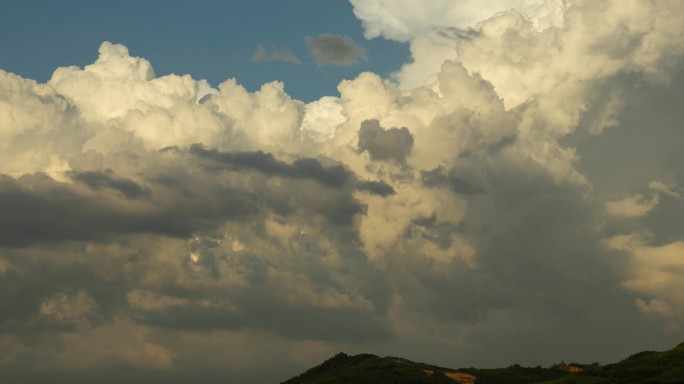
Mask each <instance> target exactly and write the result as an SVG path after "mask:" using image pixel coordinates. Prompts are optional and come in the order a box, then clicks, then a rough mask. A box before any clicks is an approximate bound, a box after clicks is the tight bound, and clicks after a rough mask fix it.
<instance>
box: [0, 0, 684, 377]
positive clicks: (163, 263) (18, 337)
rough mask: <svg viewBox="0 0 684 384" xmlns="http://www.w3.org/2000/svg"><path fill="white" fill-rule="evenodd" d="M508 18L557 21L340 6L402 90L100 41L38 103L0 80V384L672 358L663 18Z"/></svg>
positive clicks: (670, 151)
mask: <svg viewBox="0 0 684 384" xmlns="http://www.w3.org/2000/svg"><path fill="white" fill-rule="evenodd" d="M504 3H505V4H508V3H507V2H501V4H504ZM521 3H525V4H528V3H529V4H530V5H531V6H534V7H535V8H534V9H535V12H537V11H539V9H541V8H539V9H538V6H542V5H543V6H545V7H547V8H546V9H547V10H548V12H549V14H553V15H556V13H553V12H556V11H560V12H561V16H562V17H559V18H556V19H554V20H556V21H554V22H548V23H547V24H546V25H544V24H543V23H541V20H542V18H541V16H538V17H537V16H534V15H536V14H534V15H533V14H528V13H526V12H527V11H526V10H525V9H527V8H525V9H518V10H515V11H510V10H506V9H501V10H499V9H497V11H502V13H498V14H492V15H489V16H491V17H487V18H486V19H484V20H478V22H479V23H476V24H475V25H472V26H471V25H470V24H468V25H469V26H470V27H471V28H470V29H468V30H467V31H466V32H467V33H461V32H463V31H460V32H459V31H457V30H461V29H463V25H462V24H459V23H456V22H452V21H450V19H448V18H446V17H445V18H440V19H439V20H440V22H442V23H443V25H437V26H434V27H435V28H432V27H433V26H431V27H430V28H422V27H421V28H418V27H415V28H414V27H411V26H412V25H414V24H415V25H419V24H420V25H422V24H421V23H425V20H426V19H425V18H421V17H422V16H421V15H423V14H425V15H431V14H434V13H435V12H441V8H440V7H441V5H439V6H437V5H435V6H434V7H435V8H430V6H429V5H422V6H423V8H422V9H421V10H420V11H421V12H422V13H416V15H415V18H413V19H412V18H411V14H410V13H407V12H406V10H399V11H396V12H403V13H402V15H399V16H401V17H399V16H396V17H395V18H396V19H398V20H404V19H406V23H398V24H396V23H395V24H396V25H395V24H392V23H391V22H392V19H390V18H388V17H389V16H391V15H385V16H383V13H382V12H384V11H385V10H386V8H384V7H376V8H373V7H371V5H373V4H375V5H378V4H381V2H368V3H367V5H360V3H355V6H356V7H357V9H361V8H360V7H365V8H364V10H363V12H364V13H363V14H361V13H358V15H362V16H359V17H362V18H363V19H364V20H365V21H368V23H370V22H372V23H375V24H373V25H375V26H376V27H377V28H380V29H378V31H380V30H382V31H383V32H382V34H383V35H384V34H390V33H392V34H395V33H397V34H399V35H398V36H400V37H397V39H399V38H401V39H412V40H411V41H412V44H414V48H417V49H415V50H414V55H416V56H415V57H414V58H415V59H416V62H415V63H417V64H416V65H415V66H413V67H412V68H414V69H415V72H414V73H415V75H416V79H417V78H420V82H424V81H425V79H427V84H426V85H425V86H416V87H405V85H406V84H401V86H400V87H397V86H396V85H395V84H394V83H393V82H392V81H390V80H387V79H382V78H381V77H379V76H378V75H376V74H373V73H369V72H364V73H361V74H359V76H358V77H356V78H354V79H348V80H344V81H342V82H341V83H340V85H339V91H340V95H339V97H332V96H329V97H325V98H322V99H321V100H318V101H316V102H314V103H310V104H305V103H303V102H301V101H299V100H295V99H292V98H291V97H290V96H289V95H287V94H286V93H285V92H284V87H283V84H282V83H280V82H272V83H268V84H264V85H263V86H262V87H261V88H260V89H259V90H257V91H255V92H249V91H247V90H246V89H245V88H244V87H242V86H241V85H240V84H239V83H238V81H237V80H235V79H231V80H227V81H225V82H223V83H221V84H219V85H218V86H216V88H210V87H209V86H208V85H207V84H206V82H203V81H198V80H196V79H193V78H192V77H191V76H189V75H184V76H177V75H168V76H161V77H157V76H155V74H154V70H153V67H152V64H151V63H150V62H149V61H147V60H146V59H144V58H141V57H135V56H133V55H131V54H130V52H129V51H128V49H127V48H126V47H124V46H122V45H119V44H112V43H108V42H105V43H103V44H102V45H101V47H100V54H99V57H98V59H97V60H96V61H95V63H93V64H91V65H87V66H85V67H84V68H78V67H65V68H58V69H57V70H56V71H55V73H54V74H53V76H52V79H51V80H50V81H48V82H47V83H44V84H40V83H37V82H35V81H33V80H30V79H24V78H21V77H19V76H16V75H13V74H10V73H7V72H4V71H0V121H3V122H4V124H5V125H4V126H3V128H4V129H3V130H1V131H0V149H1V150H0V160H1V161H0V173H2V174H3V176H2V177H0V211H1V212H2V215H0V344H2V345H3V346H8V347H7V348H1V349H0V369H2V370H5V372H8V375H9V374H10V373H11V375H10V376H8V377H12V378H17V380H15V381H21V380H19V379H21V378H25V377H27V376H26V375H27V374H26V373H25V372H28V371H30V368H35V367H37V363H36V361H39V362H40V367H41V368H43V369H45V370H46V371H49V372H51V373H54V374H55V375H57V376H59V375H65V373H64V372H67V368H68V369H70V371H68V372H73V371H74V370H75V371H78V372H81V371H82V372H93V371H95V372H104V370H106V369H113V368H111V367H116V368H117V369H119V368H121V367H128V368H130V369H136V370H139V371H136V372H146V374H151V373H150V372H157V373H158V372H166V373H169V372H170V373H169V374H171V373H174V372H175V373H179V372H180V373H185V374H187V372H191V373H195V372H199V371H202V372H204V373H202V374H205V375H209V376H211V377H209V378H208V379H211V380H216V381H218V380H219V379H220V378H221V376H223V378H225V376H226V374H233V376H231V377H238V376H239V375H240V374H242V375H243V376H244V375H247V373H245V372H249V373H250V374H255V372H259V371H263V370H264V367H272V368H273V369H274V372H284V371H283V368H282V367H281V366H278V365H277V364H275V363H273V361H276V360H278V361H281V360H280V359H275V357H276V356H277V357H279V358H283V356H285V357H284V358H283V359H285V363H287V364H295V365H297V364H299V365H304V366H309V365H311V363H313V360H316V359H319V358H320V355H321V354H328V353H333V352H334V351H337V350H340V349H346V350H349V349H356V350H361V349H364V350H368V349H370V350H380V351H382V350H383V349H382V348H385V347H386V348H391V349H392V352H391V353H392V354H396V355H404V354H407V355H410V354H411V353H415V351H417V350H419V349H421V348H422V347H424V346H426V345H429V346H433V347H434V348H429V351H426V352H425V356H424V357H421V359H422V360H427V361H431V360H433V358H434V359H443V358H444V356H446V355H445V354H443V353H446V352H444V349H445V350H447V351H448V356H449V358H454V359H455V360H454V361H456V362H455V363H454V365H461V364H465V365H477V364H480V363H486V364H490V365H493V364H510V361H511V359H513V358H515V359H516V361H518V362H520V363H525V364H539V362H540V361H549V362H552V361H559V360H561V359H569V358H573V356H576V357H578V358H579V357H582V358H586V356H587V355H586V353H587V350H586V343H585V340H587V338H591V339H593V340H602V341H604V342H605V345H610V346H611V347H610V348H606V349H602V348H597V349H596V350H594V351H592V352H591V353H592V355H591V357H590V359H591V360H601V361H608V360H610V359H613V358H615V357H617V356H613V355H612V351H614V350H615V349H622V350H636V349H638V348H643V345H644V344H643V343H654V342H657V343H669V342H670V341H671V340H672V338H673V334H676V335H681V328H677V327H681V324H682V321H684V320H683V319H682V313H684V301H683V300H682V299H681V295H678V294H677V292H680V291H681V290H682V289H681V288H682V286H681V281H682V279H681V277H682V268H681V264H682V263H681V260H679V259H678V258H677V257H678V255H680V254H681V248H682V245H681V240H682V238H684V233H682V232H681V225H680V223H679V221H677V220H678V219H679V217H680V216H681V215H678V214H673V213H681V212H682V210H683V209H684V205H683V203H682V199H681V194H682V193H681V188H682V186H683V185H684V176H683V175H684V172H682V169H681V166H680V164H684V159H683V158H682V155H681V150H680V149H681V148H679V145H678V143H680V142H681V138H682V131H681V129H680V128H681V127H680V124H679V122H681V121H682V120H683V119H684V116H683V115H682V113H683V112H682V111H681V108H680V107H679V106H680V105H681V100H683V99H684V93H682V89H684V86H682V84H684V77H683V76H682V75H681V68H682V53H683V52H682V51H683V49H682V47H684V44H683V42H682V36H684V33H682V25H684V24H682V23H681V16H680V15H681V14H682V13H683V11H684V10H683V9H682V7H683V5H682V3H680V2H678V1H665V0H663V1H651V2H640V1H628V2H625V1H612V2H611V1H607V2H600V3H598V2H582V1H572V2H562V3H563V4H560V3H559V2H556V1H546V2H544V3H543V4H541V3H540V2H521ZM537 3H540V4H537ZM364 4H365V3H364ZM440 4H446V3H443V2H442V3H440ZM453 4H456V5H458V4H464V6H466V5H468V4H471V5H472V3H469V2H454V3H453ZM559 4H560V5H563V6H562V7H560V8H558V7H556V5H559ZM521 8H522V7H521ZM456 9H457V8H456ZM552 11H553V12H552ZM359 12H360V11H359ZM556 16H557V15H556ZM556 16H554V17H556ZM383 17H385V18H386V19H383ZM535 17H536V18H535ZM549 17H550V16H549ZM476 18H480V16H477V17H476ZM561 19H562V23H563V24H562V28H560V27H557V25H559V24H557V22H558V20H561ZM383 20H384V21H383ZM473 20H475V19H473ZM368 23H366V24H368ZM554 23H556V24H554ZM368 25H369V24H368ZM625 26H629V27H628V28H627V27H625ZM381 27H382V28H381ZM390 27H391V28H390ZM404 27H406V28H404ZM367 28H371V27H370V26H367ZM373 28H375V27H373ZM428 30H429V31H428ZM368 31H371V32H372V31H373V30H372V29H368V30H367V33H371V32H368ZM402 31H403V32H402ZM416 31H417V32H416ZM425 31H428V32H425ZM456 32H458V33H456ZM372 33H375V32H372ZM372 33H371V35H372ZM377 33H380V32H377ZM401 36H406V37H401ZM421 36H422V37H421ZM414 37H415V38H414ZM421 39H425V40H421ZM430 39H432V40H430ZM434 39H439V40H434ZM420 41H422V43H421V42H420ZM435 41H438V42H439V44H444V47H446V46H448V47H449V49H450V51H449V55H450V56H449V57H450V58H451V60H446V61H445V60H443V58H440V54H441V52H442V51H441V48H440V49H438V50H437V51H439V52H437V51H433V50H431V49H432V48H434V44H433V43H434V42H435ZM431 44H432V45H431ZM422 48H425V49H424V50H421V49H422ZM442 48H443V47H442ZM351 52H352V53H350V52H349V51H347V53H346V55H347V56H344V55H342V56H341V57H347V59H344V58H337V59H334V60H338V61H344V60H348V59H349V57H351V59H350V60H352V61H353V60H359V59H361V56H359V55H360V54H359V53H358V51H357V52H356V53H354V50H353V49H352V51H351ZM338 53H339V52H338ZM423 59H425V60H426V61H423ZM433 59H434V60H433ZM438 59H439V60H438ZM331 60H333V59H331ZM428 61H429V62H430V63H432V61H439V63H437V66H436V67H434V68H433V67H430V66H422V64H420V63H426V62H428ZM433 70H434V72H433ZM407 71H408V70H407ZM406 73H408V72H406ZM667 82H669V83H670V84H671V85H672V86H671V87H667V86H664V85H663V84H666V83H667ZM659 282H660V283H659ZM637 328H638V329H650V330H652V331H651V332H650V333H644V334H643V335H642V334H638V333H637V334H635V333H634V332H633V329H637ZM673 332H674V333H673ZM678 332H679V333H678ZM626 334H629V335H630V337H625V335H626ZM29 335H30V336H29ZM549 335H553V337H549ZM97 343H102V344H106V345H108V346H110V347H109V348H103V349H99V348H98V349H97V350H94V349H93V348H92V345H94V344H97ZM521 343H527V344H526V345H530V348H528V349H525V350H522V351H521V350H520V348H519V347H518V346H519V345H520V344H521ZM559 344H562V345H564V348H563V350H562V351H560V350H559V349H557V345H559ZM602 344H603V343H602ZM649 345H650V344H649ZM209 346H210V347H209ZM292 351H296V352H297V353H294V354H293V353H291V352H292ZM492 351H496V352H497V354H496V356H497V357H492V356H493V353H492ZM295 355H296V356H295ZM620 356H622V355H620ZM226 361H229V362H231V365H229V366H226ZM74 362H77V363H74ZM74 364H75V365H74ZM450 364H451V363H450ZM198 367H199V368H198ZM98 370H99V371H98ZM22 372H24V373H22ZM206 372H213V373H211V374H208V373H206ZM180 373H179V374H180ZM200 373H201V372H200ZM22 375H24V376H22ZM59 377H62V376H59ZM83 381H87V380H86V379H83ZM264 381H266V380H264Z"/></svg>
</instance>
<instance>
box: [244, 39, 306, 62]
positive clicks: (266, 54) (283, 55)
mask: <svg viewBox="0 0 684 384" xmlns="http://www.w3.org/2000/svg"><path fill="white" fill-rule="evenodd" d="M252 61H254V62H257V61H283V62H286V63H294V64H301V63H302V62H301V60H299V58H298V57H297V55H295V54H294V53H293V52H292V51H290V50H289V49H287V48H283V47H271V50H270V51H269V50H267V49H266V48H264V46H263V45H261V44H257V50H256V52H254V54H253V55H252Z"/></svg>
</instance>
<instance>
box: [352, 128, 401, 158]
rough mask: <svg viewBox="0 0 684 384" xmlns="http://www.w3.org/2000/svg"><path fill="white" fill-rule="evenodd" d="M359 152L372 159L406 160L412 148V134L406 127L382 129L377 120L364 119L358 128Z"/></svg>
mask: <svg viewBox="0 0 684 384" xmlns="http://www.w3.org/2000/svg"><path fill="white" fill-rule="evenodd" d="M358 148H359V152H365V151H367V152H368V154H369V155H370V157H371V158H372V159H373V160H394V161H397V162H400V163H401V162H404V161H406V157H407V156H408V155H409V154H410V153H411V149H412V148H413V135H411V132H410V131H409V130H408V128H406V127H402V128H390V129H383V128H382V127H381V126H380V122H379V121H378V120H365V121H364V122H362V123H361V128H360V129H359V142H358Z"/></svg>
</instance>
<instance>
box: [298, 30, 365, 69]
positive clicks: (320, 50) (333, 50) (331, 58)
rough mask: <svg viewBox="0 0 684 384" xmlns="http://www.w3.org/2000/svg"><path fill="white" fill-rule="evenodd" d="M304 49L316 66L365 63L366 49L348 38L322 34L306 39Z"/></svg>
mask: <svg viewBox="0 0 684 384" xmlns="http://www.w3.org/2000/svg"><path fill="white" fill-rule="evenodd" d="M306 47H307V48H308V49H309V52H310V53H311V55H312V56H313V58H314V61H315V62H316V65H317V66H319V67H322V66H324V65H331V64H332V65H354V64H356V63H358V62H359V61H366V60H367V56H366V49H365V48H363V46H362V45H361V44H359V43H357V42H355V41H354V40H352V39H351V38H350V37H348V36H336V35H331V34H329V33H324V34H322V35H320V36H318V37H311V36H307V37H306Z"/></svg>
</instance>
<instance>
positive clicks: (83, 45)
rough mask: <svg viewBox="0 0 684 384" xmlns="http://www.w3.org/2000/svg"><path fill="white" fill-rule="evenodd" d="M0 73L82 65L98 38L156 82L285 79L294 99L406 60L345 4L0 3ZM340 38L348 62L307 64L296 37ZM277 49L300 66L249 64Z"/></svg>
mask: <svg viewBox="0 0 684 384" xmlns="http://www.w3.org/2000/svg"><path fill="white" fill-rule="evenodd" d="M0 7H1V8H2V12H0V50H2V52H3V55H2V58H0V67H1V68H3V69H5V70H8V71H11V72H14V73H17V74H19V75H21V76H25V77H30V78H33V79H36V80H38V81H41V82H42V81H47V80H49V78H50V76H51V75H52V72H53V71H54V69H55V68H56V67H58V66H68V65H77V66H81V67H82V66H84V65H86V64H89V63H91V62H93V61H94V59H95V58H96V57H97V48H98V47H99V45H100V43H102V41H110V42H112V43H120V44H123V45H125V46H127V47H128V48H129V50H130V52H131V55H133V56H142V57H145V58H146V59H148V60H150V61H151V62H152V65H153V66H154V69H155V73H156V75H157V76H162V75H165V74H169V73H175V74H191V75H192V76H193V78H195V79H207V80H208V81H209V82H210V83H211V84H212V85H214V86H216V85H218V83H220V82H222V81H224V80H226V79H228V78H231V77H235V78H236V79H237V80H238V82H239V83H241V84H243V85H244V86H245V87H246V88H247V89H249V90H256V89H258V87H259V86H261V84H263V83H265V82H269V81H273V80H281V81H283V82H285V89H286V91H287V92H288V93H289V94H290V95H291V96H292V97H295V98H298V99H301V100H304V101H311V100H314V99H317V98H319V97H321V96H324V95H337V93H338V92H337V89H336V87H337V84H338V83H339V82H340V80H341V79H350V78H354V77H355V76H356V75H357V74H358V73H360V72H362V71H372V72H375V73H378V74H380V75H382V76H383V77H388V76H389V74H390V73H391V72H394V71H397V70H398V69H399V68H400V67H401V64H402V63H404V62H406V61H408V54H409V51H408V44H406V43H397V42H392V41H388V40H385V39H382V38H376V39H372V40H366V39H364V37H363V28H362V26H361V23H360V21H359V20H357V19H356V18H355V17H354V14H353V12H352V6H351V4H349V2H348V1H346V0H323V1H319V0H293V1H273V0H254V1H211V0H210V1H207V0H201V1H196V2H193V3H192V5H190V4H189V3H187V2H181V1H159V0H152V1H131V0H122V1H115V2H100V1H81V0H75V1H66V2H56V1H35V0H28V1H17V0H3V1H2V2H1V3H0ZM323 33H328V34H332V35H344V36H348V37H350V38H351V39H353V40H354V41H356V42H358V43H360V44H361V45H363V46H364V47H365V49H366V50H367V61H360V62H359V63H358V64H356V65H351V66H342V65H327V66H323V67H317V66H316V65H315V64H314V62H313V58H312V57H311V54H310V53H309V52H308V51H307V49H306V46H305V37H306V36H311V37H317V36H319V35H321V34H323ZM258 44H260V45H262V46H263V47H264V48H265V49H271V48H273V47H276V48H285V49H288V50H290V51H291V52H293V53H294V54H295V55H296V56H297V57H298V58H299V59H300V60H301V61H302V64H301V65H297V64H294V63H285V62H279V61H276V62H265V61H263V62H253V61H252V60H251V57H252V55H253V54H254V53H255V52H256V50H257V45H258Z"/></svg>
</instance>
